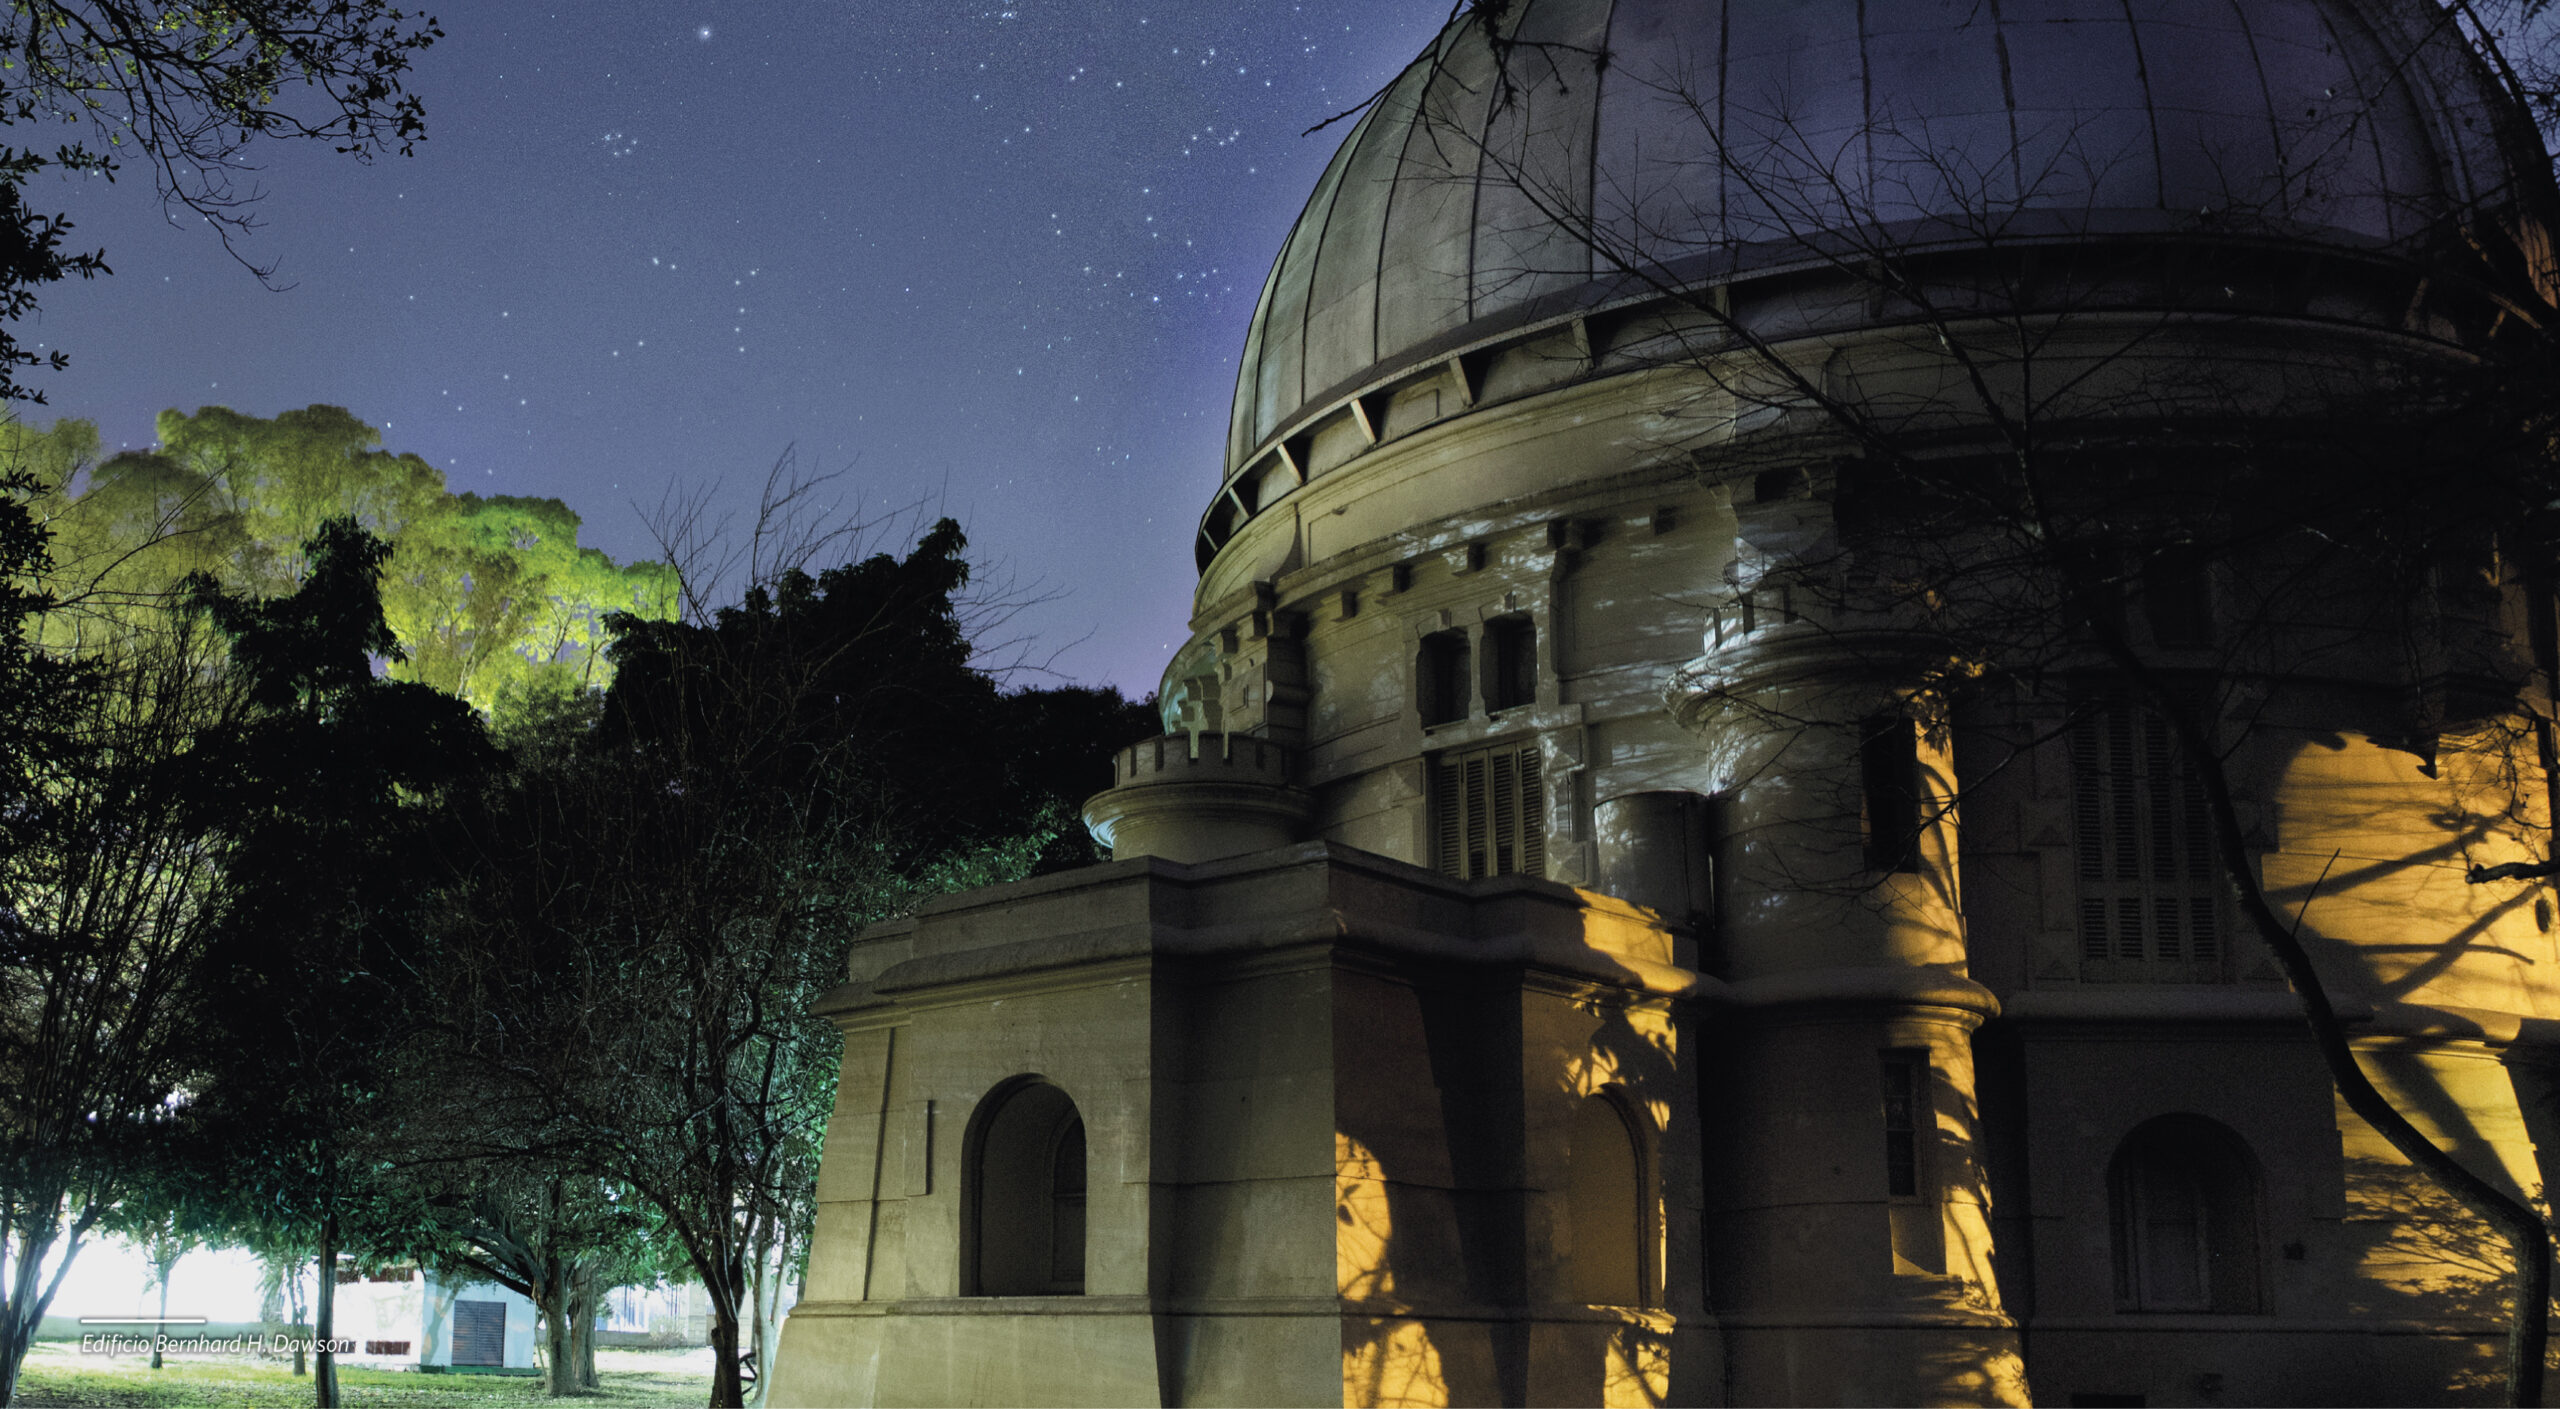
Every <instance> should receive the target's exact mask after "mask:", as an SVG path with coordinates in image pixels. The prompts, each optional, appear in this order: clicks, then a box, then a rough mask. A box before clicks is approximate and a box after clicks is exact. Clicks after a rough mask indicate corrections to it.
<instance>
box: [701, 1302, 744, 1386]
mask: <svg viewBox="0 0 2560 1409" xmlns="http://www.w3.org/2000/svg"><path fill="white" fill-rule="evenodd" d="M703 1290H705V1291H707V1292H709V1293H710V1294H711V1409H746V1397H745V1394H744V1393H743V1389H744V1387H743V1386H742V1385H741V1384H740V1383H739V1381H738V1294H737V1291H736V1289H735V1288H721V1287H711V1286H706V1287H705V1288H704V1289H703Z"/></svg>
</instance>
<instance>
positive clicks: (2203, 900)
mask: <svg viewBox="0 0 2560 1409" xmlns="http://www.w3.org/2000/svg"><path fill="white" fill-rule="evenodd" d="M2071 783H2072V786H2071V808H2072V845H2073V849H2074V851H2075V852H2076V853H2077V857H2078V865H2077V867H2076V870H2077V872H2078V877H2079V890H2080V959H2081V976H2082V977H2084V978H2090V979H2100V980H2111V981H2118V982H2138V981H2146V980H2147V981H2152V982H2171V983H2201V982H2213V981H2216V980H2219V979H2220V978H2221V977H2222V976H2223V963H2222V958H2223V953H2222V951H2223V943H2222V932H2223V925H2222V919H2221V904H2220V900H2219V895H2220V890H2221V887H2220V886H2219V884H2218V883H2217V882H2216V880H2215V876H2214V869H2213V856H2212V850H2211V848H2212V843H2213V829H2212V823H2211V818H2210V816H2209V814H2208V813H2207V811H2206V808H2205V799H2204V786H2203V783H2202V781H2201V780H2200V779H2199V778H2198V777H2197V775H2196V770H2195V767H2194V765H2193V764H2191V763H2189V762H2188V761H2187V759H2186V758H2185V757H2184V755H2182V754H2181V753H2180V752H2179V750H2178V747H2177V740H2176V736H2175V735H2174V734H2172V733H2171V731H2170V728H2169V723H2168V721H2167V720H2165V719H2162V718H2161V717H2160V716H2159V715H2157V714H2156V713H2153V712H2152V711H2149V710H2146V709H2142V708H2139V707H2137V706H2135V705H2133V704H2131V703H2130V702H2127V701H2123V700H2110V701H2105V702H2101V703H2097V704H2093V705H2091V706H2089V707H2088V708H2085V709H2084V710H2083V711H2082V713H2081V715H2080V718H2079V719H2078V721H2077V722H2076V723H2075V724H2074V725H2073V726H2072V730H2071Z"/></svg>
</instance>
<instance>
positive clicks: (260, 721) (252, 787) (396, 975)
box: [191, 518, 491, 1406]
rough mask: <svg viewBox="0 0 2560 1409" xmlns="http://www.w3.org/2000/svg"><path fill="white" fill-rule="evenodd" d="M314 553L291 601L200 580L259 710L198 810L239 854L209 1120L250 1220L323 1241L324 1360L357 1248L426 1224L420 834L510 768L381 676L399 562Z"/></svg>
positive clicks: (427, 698)
mask: <svg viewBox="0 0 2560 1409" xmlns="http://www.w3.org/2000/svg"><path fill="white" fill-rule="evenodd" d="M306 552H307V561H308V563H309V572H308V575H307V576H306V577H305V578H304V580H303V582H302V584H301V586H300V587H298V588H297V589H296V590H295V591H294V592H293V593H292V594H291V595H290V596H285V597H279V598H272V599H268V600H263V601H261V600H252V599H246V598H241V597H235V596H231V595H229V594H227V593H225V592H224V591H223V590H222V589H221V587H220V585H219V584H218V583H216V582H214V581H213V580H211V579H210V578H205V577H199V578H197V579H195V580H194V581H193V582H192V583H191V593H192V596H193V598H194V600H195V602H196V604H197V606H198V607H199V608H200V609H201V610H202V611H203V612H204V613H205V614H206V616H207V617H208V618H209V619H210V621H211V623H212V625H213V626H214V627H215V629H217V630H218V631H220V632H221V633H222V635H223V636H224V637H225V638H226V639H227V640H228V642H229V647H230V649H229V657H230V668H231V670H232V671H233V672H234V673H235V675H236V677H237V678H238V680H239V682H240V689H241V692H242V695H243V696H244V698H245V699H246V701H247V702H248V708H249V713H248V716H247V718H246V719H245V720H244V721H243V723H242V725H241V727H240V728H238V729H237V730H236V731H234V732H233V733H232V734H231V735H230V736H229V737H227V738H225V739H224V740H223V741H222V746H221V747H220V749H219V751H218V752H217V753H216V754H215V756H214V757H212V758H211V759H209V760H208V765H209V766H208V767H207V769H206V773H205V777H204V779H203V782H202V784H201V790H200V792H199V794H198V796H199V797H200V798H201V799H202V800H203V805H205V806H207V807H209V808H215V809H218V810H219V811H220V813H221V815H222V816H223V817H224V818H225V819H226V821H225V824H224V825H225V827H226V830H227V831H229V832H230V833H231V834H232V835H233V836H234V838H235V840H234V842H233V844H232V846H231V848H230V852H229V856H228V857H227V865H226V872H227V876H228V879H229V883H230V887H231V897H230V903H229V904H228V905H227V906H226V907H225V908H224V911H223V913H222V916H221V923H220V928H219V930H218V931H217V933H216V935H215V938H214V943H213V944H212V946H211V949H210V952H209V956H208V957H209V960H210V962H209V963H208V964H207V966H206V970H205V990H206V994H207V998H208V1001H209V1003H210V1005H211V1008H212V1011H213V1012H214V1013H215V1014H217V1015H218V1016H219V1019H220V1021H221V1022H222V1041H221V1043H220V1044H219V1046H218V1047H217V1048H216V1054H217V1056H218V1058H219V1064H218V1065H217V1066H216V1068H215V1069H214V1070H213V1071H212V1072H211V1073H210V1075H209V1077H208V1079H207V1083H206V1089H205V1091H204V1094H203V1096H202V1097H201V1098H200V1100H199V1102H198V1103H197V1104H198V1106H199V1107H200V1108H201V1111H202V1118H203V1119H205V1120H206V1121H207V1122H208V1123H210V1124H212V1125H213V1126H214V1127H215V1128H216V1129H217V1130H218V1131H219V1132H220V1136H221V1142H220V1143H221V1146H222V1148H223V1150H224V1152H225V1155H226V1167H225V1170H224V1174H225V1178H224V1183H225V1186H226V1187H227V1188H228V1189H230V1190H231V1191H232V1194H233V1197H234V1198H235V1199H237V1200H239V1201H240V1202H241V1203H242V1204H243V1205H244V1206H245V1208H246V1211H247V1216H248V1217H249V1218H251V1219H258V1220H271V1221H275V1222H283V1223H292V1224H299V1225H301V1226H302V1227H303V1228H304V1229H306V1230H308V1233H309V1235H310V1236H311V1238H312V1241H313V1242H314V1243H315V1244H316V1247H317V1252H318V1264H319V1273H320V1281H319V1296H318V1306H317V1308H316V1312H317V1316H316V1321H317V1325H316V1328H315V1329H316V1333H317V1335H318V1337H319V1338H320V1339H322V1340H323V1341H326V1340H328V1339H329V1338H330V1337H331V1335H332V1331H333V1310H334V1305H333V1304H334V1297H335V1288H336V1284H337V1280H338V1279H337V1266H338V1258H339V1254H340V1253H341V1251H343V1250H345V1249H348V1248H350V1247H360V1246H363V1245H364V1242H365V1240H366V1239H367V1238H368V1237H375V1238H376V1239H377V1240H378V1238H379V1232H378V1230H382V1229H398V1228H400V1227H402V1226H404V1225H406V1224H409V1223H411V1222H414V1220H415V1219H416V1217H417V1213H416V1210H415V1209H414V1207H413V1206H411V1205H410V1203H409V1202H408V1201H407V1200H406V1199H404V1198H403V1197H402V1191H401V1190H400V1189H399V1188H398V1187H397V1186H396V1185H393V1184H390V1183H388V1182H387V1181H386V1180H384V1179H383V1178H382V1177H381V1170H382V1167H383V1165H384V1163H385V1162H386V1152H388V1151H396V1150H398V1149H400V1148H401V1147H402V1144H403V1140H404V1132H403V1131H401V1130H400V1129H399V1128H398V1126H397V1125H396V1123H395V1122H394V1121H393V1119H392V1117H393V1116H394V1115H395V1114H396V1107H395V1105H394V1103H393V1101H392V1100H391V1093H390V1076H389V1064H390V1059H391V1054H392V1053H393V1052H394V1051H395V1050H396V1049H397V1046H398V1044H399V1042H400V1040H401V1037H402V1034H403V1009H404V1004H405V1003H406V1002H407V1000H408V998H409V995H410V994H411V993H412V992H413V990H414V987H415V985H416V982H417V978H416V974H415V970H414V968H413V964H414V960H415V956H416V952H417V950H416V945H415V943H414V942H413V938H412V937H413V935H414V933H415V923H414V918H413V917H414V909H415V906H416V904H417V898H418V897H419V895H420V894H421V893H422V888H421V882H422V880H423V879H424V874H425V873H424V870H423V867H422V865H421V864H420V862H419V860H418V857H419V852H418V849H417V846H416V841H417V834H418V831H419V828H420V827H421V826H422V825H423V822H424V819H425V817H426V816H427V813H428V809H429V807H431V805H432V804H433V802H434V800H435V799H436V798H437V797H438V796H439V795H440V794H441V793H442V792H443V791H444V790H446V789H448V788H453V787H457V786H460V785H462V784H464V783H465V782H467V781H468V780H469V779H470V778H471V777H472V776H473V775H474V774H475V772H476V771H478V770H480V769H481V768H483V767H485V766H486V765H487V763H488V762H489V761H490V758H491V755H490V750H489V747H488V745H487V742H486V740H485V737H484V735H483V733H482V731H481V729H480V726H479V724H478V722H477V720H476V719H475V718H474V717H473V716H472V714H471V713H470V711H469V709H468V708H467V707H466V706H464V705H463V704H462V703H461V702H460V701H457V700H455V699H453V698H452V697H450V696H447V695H443V694H440V693H438V692H436V691H435V690H432V689H430V688H428V687H426V686H423V685H417V684H410V683H403V682H399V681H393V680H387V679H381V678H377V676H376V675H375V673H374V665H373V662H374V660H375V659H376V658H382V657H393V656H396V654H397V651H398V646H397V643H396V642H395V641H394V640H393V638H392V636H391V631H390V628H389V626H388V625H387V624H386V623H385V621H384V619H383V614H382V605H381V597H380V592H379V587H378V583H379V581H380V579H381V575H382V570H383V565H384V562H385V560H386V559H387V558H388V557H389V556H390V550H389V548H388V547H387V546H386V545H385V544H383V543H382V541H381V540H379V539H377V538H374V537H373V536H371V535H370V534H368V533H366V532H365V531H364V530H363V529H361V528H359V527H358V526H357V525H356V524H355V522H354V521H353V520H351V519H345V518H338V519H330V520H327V521H325V522H323V523H322V524H321V526H320V529H319V531H318V532H317V533H316V534H314V535H313V537H312V539H311V540H310V542H309V544H308V545H307V550H306ZM314 1388H315V1390H316V1392H317V1401H318V1403H320V1404H321V1405H323V1406H328V1405H333V1404H335V1403H337V1402H338V1391H337V1378H336V1361H335V1357H334V1356H333V1355H332V1354H331V1353H330V1352H329V1351H328V1350H326V1349H323V1350H321V1351H320V1352H319V1355H318V1363H317V1365H316V1367H315V1379H314Z"/></svg>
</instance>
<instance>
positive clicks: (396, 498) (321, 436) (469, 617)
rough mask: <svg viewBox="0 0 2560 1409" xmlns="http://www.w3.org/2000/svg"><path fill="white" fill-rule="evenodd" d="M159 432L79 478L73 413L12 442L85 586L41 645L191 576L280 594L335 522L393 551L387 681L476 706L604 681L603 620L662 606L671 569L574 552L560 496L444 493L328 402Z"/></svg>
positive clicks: (387, 581)
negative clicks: (46, 490) (36, 463)
mask: <svg viewBox="0 0 2560 1409" xmlns="http://www.w3.org/2000/svg"><path fill="white" fill-rule="evenodd" d="M160 436H161V445H160V446H159V448H157V449H155V450H150V451H136V452H127V453H125V454H120V455H117V456H114V457H112V458H110V459H108V460H107V461H105V462H104V463H103V464H99V465H98V466H97V467H96V468H95V469H94V470H89V471H87V472H86V473H85V475H83V474H82V469H83V467H84V466H86V464H87V463H88V461H89V459H90V458H91V457H92V456H94V454H95V451H96V431H95V429H94V428H93V427H91V426H89V425H88V423H86V422H79V421H63V422H58V423H56V424H55V425H54V427H53V428H52V429H50V430H49V431H45V432H29V431H22V432H19V433H18V434H17V435H16V438H15V440H16V444H17V445H18V447H19V448H21V449H22V451H23V452H24V453H27V454H30V455H37V456H40V457H41V460H42V465H43V469H42V470H41V472H40V474H39V477H40V480H41V482H43V483H44V484H46V485H48V486H50V487H51V488H52V489H53V490H54V491H55V492H54V493H53V494H51V495H49V496H48V497H47V499H46V502H45V503H44V505H43V508H44V509H45V510H46V512H47V513H48V515H49V520H50V526H51V527H52V529H53V531H54V533H55V535H56V540H57V543H58V545H59V547H58V553H59V556H60V558H61V559H62V561H63V564H64V572H63V574H62V575H63V576H65V577H66V578H69V579H71V580H75V581H79V582H81V583H82V584H83V586H82V587H81V589H80V591H79V593H78V594H77V596H76V597H75V598H74V599H73V600H71V601H70V602H68V603H66V607H67V608H68V609H67V610H65V611H61V612H56V613H55V614H54V620H53V622H52V623H51V624H50V625H49V628H48V635H47V638H46V639H47V640H48V641H49V642H53V643H56V644H62V643H72V642H76V641H78V640H81V639H84V633H87V634H95V633H96V632H97V631H98V630H99V629H101V628H102V627H103V628H104V629H107V630H109V631H113V632H120V633H130V632H131V631H133V630H136V629H139V628H141V627H144V626H146V625H148V624H149V623H151V622H154V621H157V620H159V619H160V618H161V613H160V606H161V604H162V603H163V601H164V600H165V598H166V596H167V594H168V593H169V592H170V591H171V590H172V588H173V586H174V585H175V584H176V583H178V582H180V581H182V580H184V579H185V578H186V577H187V576H189V575H190V574H196V573H202V574H205V575H207V576H209V577H211V578H213V579H215V580H217V581H219V582H221V583H222V584H223V585H224V586H225V587H226V588H228V589H230V590H232V591H237V592H248V593H252V594H258V595H277V594H282V593H285V592H289V591H291V590H292V589H293V587H294V585H295V584H296V583H298V582H299V581H300V580H301V578H302V574H303V572H304V570H305V567H306V564H305V563H304V562H303V559H302V554H303V544H304V543H305V542H306V541H309V540H311V538H312V535H313V534H314V533H315V532H316V530H317V528H318V526H319V525H320V524H321V523H322V522H323V521H325V520H326V519H329V518H331V517H337V516H345V517H349V518H352V519H354V520H355V521H356V522H358V523H359V524H360V525H362V526H363V527H364V528H365V529H366V530H367V531H369V532H372V533H374V534H375V535H377V536H379V537H381V538H382V539H384V540H385V541H386V542H389V543H390V544H391V545H392V546H393V547H394V548H395V550H396V552H395V553H394V555H393V557H392V559H391V562H390V564H389V566H388V568H387V570H386V572H385V574H384V578H383V583H382V603H383V612H384V617H385V619H386V620H387V621H388V622H389V623H390V625H391V629H392V632H393V635H394V636H395V638H396V639H397V640H398V642H399V644H400V647H401V651H402V658H401V659H399V660H397V661H394V662H393V663H392V666H391V672H392V675H393V677H394V678H396V679H402V680H413V681H417V682H420V683H423V684H428V685H433V686H435V687H436V688H438V689H440V690H443V691H445V692H446V693H448V694H453V695H457V696H460V697H462V698H464V699H467V700H469V701H470V702H471V703H472V704H473V705H474V706H475V707H477V708H478V709H480V710H481V711H482V712H483V713H484V714H492V715H494V714H496V713H499V712H501V711H505V712H513V711H515V710H517V709H520V708H522V707H523V705H524V703H525V702H526V701H529V700H532V699H536V698H541V697H547V696H557V695H561V694H564V693H568V692H574V691H577V690H586V689H601V688H602V687H603V686H604V685H605V684H606V683H607V682H608V681H609V680H610V679H611V675H612V671H611V666H610V664H609V663H608V662H607V661H606V660H605V659H604V656H603V648H604V645H605V641H606V635H607V633H606V630H605V626H604V622H605V620H606V618H607V617H609V616H610V615H612V614H613V613H615V612H628V613H631V614H634V615H637V616H643V617H662V616H665V615H667V614H668V613H669V612H670V611H671V610H672V607H673V597H674V592H673V574H672V572H671V571H670V570H669V569H668V568H666V567H665V566H664V565H662V564H657V563H633V564H621V563H616V562H615V561H613V560H612V559H611V558H610V557H608V556H606V555H605V554H604V553H603V552H601V551H599V550H597V549H593V548H585V547H581V546H580V545H579V543H578V533H579V527H580V524H579V519H578V515H577V514H576V513H575V512H574V511H572V510H571V509H570V508H569V507H568V506H567V505H565V504H563V503H561V502H560V501H559V500H557V499H533V498H522V497H517V496H510V495H497V496H490V497H486V498H484V497H482V496H480V495H476V494H468V493H466V494H454V493H450V492H448V490H447V489H446V486H445V480H444V476H443V475H442V474H441V473H440V472H438V471H437V470H436V469H435V468H434V467H432V466H430V465H428V464H427V463H426V461H424V460H422V459H420V458H418V457H417V456H415V455H408V454H397V453H394V452H391V451H388V450H385V449H383V448H381V443H380V442H381V434H380V432H379V431H377V430H375V429H374V428H373V427H371V426H368V425H366V424H364V423H363V422H362V421H359V420H357V419H356V418H355V417H354V416H352V415H350V414H349V413H348V412H346V411H344V410H342V409H340V408H338V407H334V406H311V407H306V408H304V409H302V410H299V411H289V412H286V413H285V414H283V415H281V416H277V417H275V418H273V419H272V420H268V419H261V418H259V417H255V416H244V415H241V414H239V413H237V412H234V411H231V410H228V409H226V408H224V407H219V406H208V407H204V408H202V409H200V410H198V411H197V412H196V413H195V414H194V415H192V416H187V415H181V414H179V413H177V412H174V411H172V412H166V413H163V414H162V416H161V418H160Z"/></svg>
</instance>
